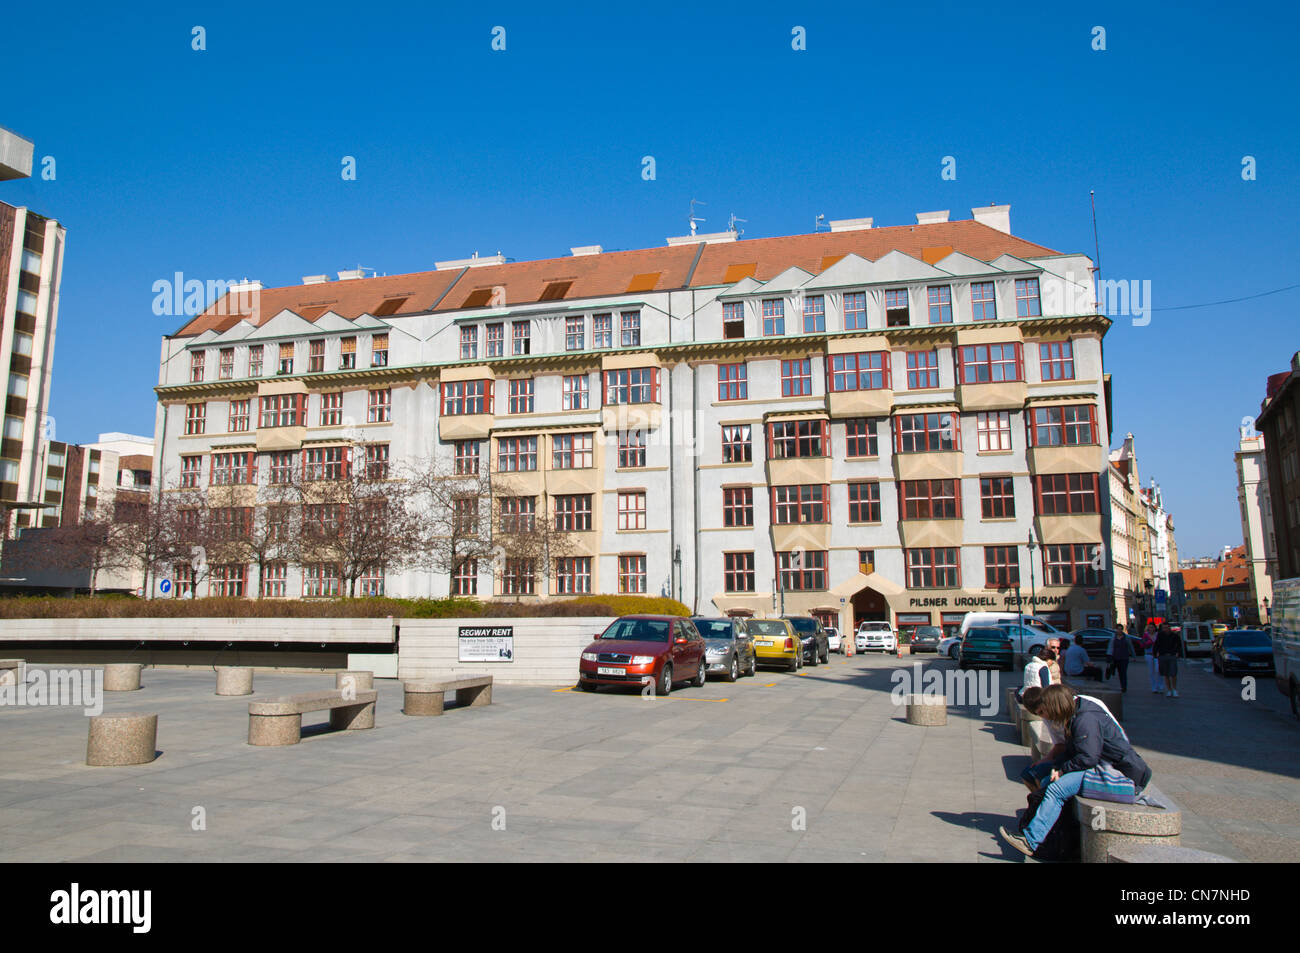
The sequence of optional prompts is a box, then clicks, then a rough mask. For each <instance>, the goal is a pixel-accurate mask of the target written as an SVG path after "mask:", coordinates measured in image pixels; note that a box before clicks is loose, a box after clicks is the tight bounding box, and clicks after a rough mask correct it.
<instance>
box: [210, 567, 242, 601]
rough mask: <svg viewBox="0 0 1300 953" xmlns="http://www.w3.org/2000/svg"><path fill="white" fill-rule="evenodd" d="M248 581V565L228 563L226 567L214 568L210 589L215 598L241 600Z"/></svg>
mask: <svg viewBox="0 0 1300 953" xmlns="http://www.w3.org/2000/svg"><path fill="white" fill-rule="evenodd" d="M247 580H248V564H247V563H228V564H226V565H224V566H213V567H212V581H211V583H210V584H209V586H208V588H209V590H210V591H211V592H212V594H213V595H214V596H232V597H235V598H240V597H242V596H243V595H244V585H245V583H246V582H247Z"/></svg>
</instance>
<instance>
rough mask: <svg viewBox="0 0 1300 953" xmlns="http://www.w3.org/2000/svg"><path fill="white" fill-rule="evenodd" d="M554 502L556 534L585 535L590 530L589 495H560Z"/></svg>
mask: <svg viewBox="0 0 1300 953" xmlns="http://www.w3.org/2000/svg"><path fill="white" fill-rule="evenodd" d="M554 500H555V529H556V531H557V532H560V533H585V532H588V531H589V530H590V529H591V494H590V493H571V494H561V495H558V496H555V497H554Z"/></svg>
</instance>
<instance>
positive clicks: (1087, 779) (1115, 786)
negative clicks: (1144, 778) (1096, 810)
mask: <svg viewBox="0 0 1300 953" xmlns="http://www.w3.org/2000/svg"><path fill="white" fill-rule="evenodd" d="M1079 796H1080V797H1088V798H1092V799H1094V800H1097V801H1115V802H1117V803H1119V804H1132V803H1133V802H1134V801H1135V800H1137V788H1136V787H1135V786H1134V784H1133V782H1132V781H1130V780H1129V779H1128V777H1127V776H1125V774H1124V773H1123V772H1122V771H1120V770H1119V769H1118V768H1116V767H1115V766H1114V765H1110V764H1107V763H1106V762H1104V761H1103V762H1102V763H1101V764H1099V765H1097V766H1096V767H1095V768H1089V769H1088V771H1087V773H1085V774H1084V776H1083V786H1082V787H1081V788H1080V789H1079Z"/></svg>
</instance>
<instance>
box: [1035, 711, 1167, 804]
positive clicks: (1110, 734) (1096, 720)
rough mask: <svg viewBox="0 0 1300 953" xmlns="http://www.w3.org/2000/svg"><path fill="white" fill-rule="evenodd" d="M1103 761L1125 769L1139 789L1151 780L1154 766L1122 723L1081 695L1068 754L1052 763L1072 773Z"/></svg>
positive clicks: (1067, 748) (1067, 743) (1128, 776)
mask: <svg viewBox="0 0 1300 953" xmlns="http://www.w3.org/2000/svg"><path fill="white" fill-rule="evenodd" d="M1103 761H1105V762H1106V763H1107V764H1112V765H1114V766H1115V767H1116V768H1118V769H1119V770H1120V771H1121V772H1123V774H1124V776H1125V777H1126V778H1128V779H1129V780H1130V781H1132V782H1133V784H1134V786H1135V787H1136V788H1137V789H1138V790H1139V791H1141V790H1142V789H1143V788H1145V787H1146V786H1147V784H1148V783H1149V782H1150V781H1151V769H1150V768H1149V767H1147V763H1146V762H1145V761H1143V760H1142V756H1141V755H1139V754H1138V753H1137V752H1136V751H1134V750H1133V746H1132V745H1131V744H1129V743H1128V738H1126V737H1125V736H1124V732H1123V730H1122V729H1121V728H1120V726H1119V723H1118V722H1117V721H1115V719H1114V718H1112V717H1111V716H1110V715H1108V714H1106V711H1105V709H1103V708H1102V707H1101V706H1100V705H1097V704H1095V703H1094V702H1090V701H1088V700H1087V699H1086V698H1080V699H1079V700H1078V707H1077V708H1076V709H1075V712H1074V720H1073V721H1072V722H1070V728H1069V738H1068V740H1067V742H1066V746H1065V753H1064V754H1062V755H1061V757H1060V758H1058V759H1057V760H1056V763H1055V764H1054V765H1053V766H1054V767H1055V768H1056V770H1058V771H1060V772H1061V773H1062V774H1069V773H1070V772H1072V771H1086V770H1088V769H1089V768H1095V767H1096V766H1097V765H1098V764H1100V763H1101V762H1103Z"/></svg>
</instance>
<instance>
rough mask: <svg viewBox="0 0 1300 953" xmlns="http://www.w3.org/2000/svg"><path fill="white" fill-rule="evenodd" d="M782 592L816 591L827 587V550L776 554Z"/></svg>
mask: <svg viewBox="0 0 1300 953" xmlns="http://www.w3.org/2000/svg"><path fill="white" fill-rule="evenodd" d="M776 567H777V576H778V580H779V584H780V586H781V591H782V592H815V591H819V590H823V589H825V588H826V551H825V550H824V549H806V550H794V551H791V552H784V553H777V554H776Z"/></svg>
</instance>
